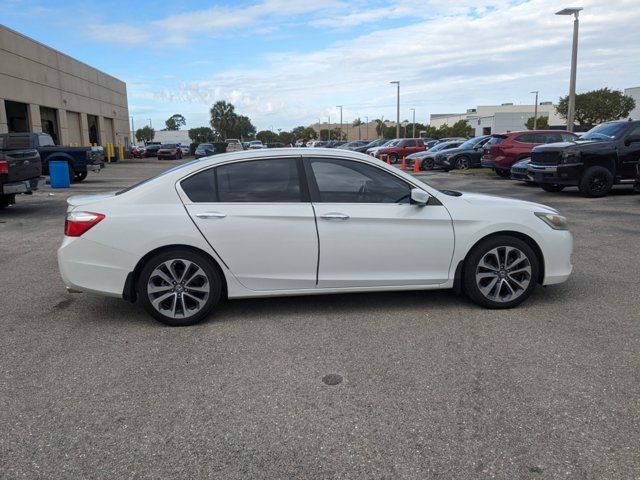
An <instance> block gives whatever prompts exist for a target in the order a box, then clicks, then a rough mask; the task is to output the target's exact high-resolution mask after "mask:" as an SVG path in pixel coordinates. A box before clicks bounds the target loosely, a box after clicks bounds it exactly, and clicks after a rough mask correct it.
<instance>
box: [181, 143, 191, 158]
mask: <svg viewBox="0 0 640 480" xmlns="http://www.w3.org/2000/svg"><path fill="white" fill-rule="evenodd" d="M180 151H181V152H182V156H183V157H186V156H188V155H189V154H190V153H191V147H190V146H189V145H185V144H184V143H181V144H180Z"/></svg>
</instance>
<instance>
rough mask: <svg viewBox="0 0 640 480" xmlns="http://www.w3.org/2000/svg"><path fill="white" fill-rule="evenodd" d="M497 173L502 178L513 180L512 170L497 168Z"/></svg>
mask: <svg viewBox="0 0 640 480" xmlns="http://www.w3.org/2000/svg"><path fill="white" fill-rule="evenodd" d="M496 173H497V174H498V176H500V177H502V178H511V170H509V169H508V168H496Z"/></svg>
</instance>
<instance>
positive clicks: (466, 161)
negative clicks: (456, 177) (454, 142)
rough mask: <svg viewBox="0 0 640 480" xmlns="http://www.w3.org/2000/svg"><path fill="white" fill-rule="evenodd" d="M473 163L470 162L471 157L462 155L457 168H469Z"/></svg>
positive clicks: (457, 162)
mask: <svg viewBox="0 0 640 480" xmlns="http://www.w3.org/2000/svg"><path fill="white" fill-rule="evenodd" d="M470 166H471V165H470V164H469V159H468V158H467V157H460V158H459V159H458V160H457V161H456V168H457V169H458V170H468V169H469V167H470Z"/></svg>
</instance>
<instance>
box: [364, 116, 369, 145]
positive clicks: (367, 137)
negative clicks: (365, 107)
mask: <svg viewBox="0 0 640 480" xmlns="http://www.w3.org/2000/svg"><path fill="white" fill-rule="evenodd" d="M364 118H366V119H367V136H366V137H365V138H366V139H367V140H369V117H364Z"/></svg>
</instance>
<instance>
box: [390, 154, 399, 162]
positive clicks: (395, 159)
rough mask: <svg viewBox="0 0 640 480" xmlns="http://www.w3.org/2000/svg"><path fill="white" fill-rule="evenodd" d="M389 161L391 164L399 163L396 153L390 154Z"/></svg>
mask: <svg viewBox="0 0 640 480" xmlns="http://www.w3.org/2000/svg"><path fill="white" fill-rule="evenodd" d="M389 161H390V162H391V163H398V155H396V154H395V153H391V154H389Z"/></svg>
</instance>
